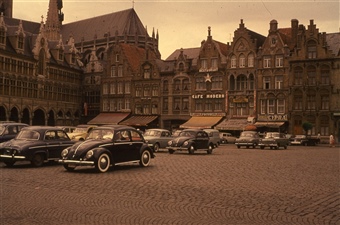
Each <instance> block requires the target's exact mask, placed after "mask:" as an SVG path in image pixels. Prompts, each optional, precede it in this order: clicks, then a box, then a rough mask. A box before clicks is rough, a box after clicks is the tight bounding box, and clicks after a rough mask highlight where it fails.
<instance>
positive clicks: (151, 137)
mask: <svg viewBox="0 0 340 225" xmlns="http://www.w3.org/2000/svg"><path fill="white" fill-rule="evenodd" d="M143 136H144V139H145V141H146V143H148V144H149V146H150V147H152V148H153V150H154V152H158V151H159V150H160V149H166V146H167V145H168V142H169V141H170V140H172V139H173V137H172V136H171V132H170V131H168V130H166V129H148V130H146V131H145V133H144V135H143Z"/></svg>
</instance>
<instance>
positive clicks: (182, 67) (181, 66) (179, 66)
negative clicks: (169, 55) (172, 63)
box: [178, 63, 184, 71]
mask: <svg viewBox="0 0 340 225" xmlns="http://www.w3.org/2000/svg"><path fill="white" fill-rule="evenodd" d="M178 70H179V71H184V63H180V64H179V65H178Z"/></svg>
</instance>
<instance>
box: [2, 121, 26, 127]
mask: <svg viewBox="0 0 340 225" xmlns="http://www.w3.org/2000/svg"><path fill="white" fill-rule="evenodd" d="M8 125H24V126H29V125H28V124H26V123H17V122H1V123H0V126H8Z"/></svg>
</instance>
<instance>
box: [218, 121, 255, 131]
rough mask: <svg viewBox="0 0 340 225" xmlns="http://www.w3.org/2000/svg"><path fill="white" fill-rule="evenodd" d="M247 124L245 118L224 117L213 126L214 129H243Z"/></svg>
mask: <svg viewBox="0 0 340 225" xmlns="http://www.w3.org/2000/svg"><path fill="white" fill-rule="evenodd" d="M247 125H249V123H248V121H247V119H224V120H223V121H222V122H221V123H219V124H217V125H216V126H215V129H216V130H243V129H244V128H245V127H246V126H247Z"/></svg>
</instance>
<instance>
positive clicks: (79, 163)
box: [58, 159, 94, 166]
mask: <svg viewBox="0 0 340 225" xmlns="http://www.w3.org/2000/svg"><path fill="white" fill-rule="evenodd" d="M58 163H61V164H67V165H74V166H94V162H93V161H81V160H70V159H59V160H58Z"/></svg>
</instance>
